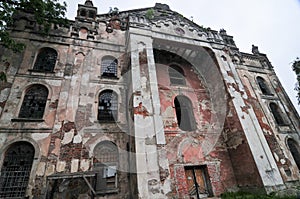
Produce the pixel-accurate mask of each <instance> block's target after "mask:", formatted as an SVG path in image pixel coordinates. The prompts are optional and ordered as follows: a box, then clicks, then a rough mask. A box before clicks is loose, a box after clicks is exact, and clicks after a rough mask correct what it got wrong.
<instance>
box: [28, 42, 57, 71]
mask: <svg viewBox="0 0 300 199" xmlns="http://www.w3.org/2000/svg"><path fill="white" fill-rule="evenodd" d="M56 59H57V52H56V50H54V49H53V48H42V49H41V50H40V52H39V54H38V55H37V58H36V61H35V63H34V66H33V70H35V71H42V72H53V70H54V67H55V64H56Z"/></svg>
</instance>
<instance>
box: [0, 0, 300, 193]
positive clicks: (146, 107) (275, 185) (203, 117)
mask: <svg viewBox="0 0 300 199" xmlns="http://www.w3.org/2000/svg"><path fill="white" fill-rule="evenodd" d="M87 2H89V1H87ZM84 8H86V6H82V5H80V6H79V9H84ZM89 9H92V10H94V11H97V10H95V7H93V6H92V7H89ZM148 11H149V10H148V9H138V10H132V11H125V12H120V13H114V14H116V15H114V14H113V13H110V14H103V15H97V17H96V18H86V17H83V16H77V17H76V19H75V21H72V22H71V25H70V27H68V28H67V27H58V28H57V29H52V30H51V34H50V35H49V36H47V37H42V36H41V35H40V34H38V33H36V32H35V31H36V30H37V29H38V28H39V27H37V26H34V25H32V24H31V23H29V22H32V20H31V19H32V16H30V14H28V13H26V14H24V16H23V18H22V19H21V20H19V21H18V22H16V24H15V28H16V30H17V31H12V32H11V34H12V36H13V37H14V38H16V39H17V40H20V41H22V42H24V43H25V44H26V49H25V50H24V51H23V52H22V53H11V52H10V51H9V50H8V49H5V48H3V47H0V72H1V73H4V74H5V75H6V80H2V81H1V82H0V155H1V160H0V166H2V163H3V157H4V154H5V152H6V150H7V148H8V147H9V146H10V145H11V144H13V143H14V142H18V141H26V142H29V143H31V144H32V145H33V146H34V149H35V154H34V161H33V165H32V170H31V175H30V179H29V185H28V188H27V190H26V194H27V196H28V197H29V198H42V197H46V195H47V197H52V198H68V197H71V196H70V193H71V192H72V194H73V193H75V194H77V197H78V198H91V188H90V187H88V184H87V183H86V182H85V181H84V178H82V176H81V177H76V179H74V180H70V179H69V177H70V176H80V175H83V174H85V175H91V176H92V177H91V178H92V179H95V176H94V175H95V170H94V165H95V159H94V157H95V154H94V149H95V147H96V146H97V144H99V143H100V142H102V141H110V142H113V143H114V144H115V145H116V146H117V148H118V152H119V162H118V166H119V167H118V171H117V184H118V190H117V191H115V192H114V193H112V194H107V195H105V196H104V195H98V196H96V197H95V198H111V199H112V198H116V199H117V198H118V199H119V198H124V199H125V198H151V199H152V198H190V196H189V192H188V186H189V185H188V182H187V174H186V169H187V168H191V167H195V168H205V172H206V173H205V175H207V176H206V177H207V179H208V180H207V183H208V184H210V185H209V187H208V189H209V191H211V193H212V195H214V196H219V195H220V194H221V193H223V192H227V191H236V190H243V189H245V190H250V191H266V192H271V191H276V190H280V189H283V188H289V187H293V186H295V185H297V183H295V182H297V181H298V180H299V169H298V167H297V164H296V161H295V159H294V157H293V155H292V154H291V152H290V149H289V146H288V145H287V140H288V139H293V140H294V141H295V142H296V143H297V144H298V145H299V143H300V142H299V132H300V124H299V115H298V114H297V112H296V110H295V109H294V107H293V106H292V104H291V102H290V100H289V99H288V96H287V95H286V93H285V91H284V90H283V88H282V86H281V84H280V82H279V80H278V78H277V77H276V74H275V73H274V71H273V69H272V66H271V64H270V62H269V60H268V59H267V57H266V55H265V54H262V53H259V51H258V49H257V48H253V54H246V53H241V52H239V50H238V48H237V47H236V46H235V44H234V41H233V37H232V36H230V35H227V33H226V31H225V30H221V31H220V32H218V31H214V30H210V29H208V28H207V29H206V28H203V27H201V26H198V25H197V24H194V23H192V22H190V21H189V20H188V19H186V18H184V17H183V16H181V15H180V14H178V13H176V12H173V11H171V10H170V9H169V7H168V6H167V5H164V4H156V6H155V7H153V18H152V17H150V18H149V17H148V18H147V17H146V16H147V15H146V14H147V12H148ZM78 13H80V12H79V10H78ZM111 17H115V18H114V20H112V18H111ZM116 17H117V18H116ZM115 19H120V21H118V20H115ZM122 23H125V25H126V27H125V29H124V27H123V29H122V27H121V25H122ZM30 24H31V25H32V26H30ZM108 24H110V25H114V26H115V27H114V28H113V31H112V32H109V31H107V28H108V27H107V25H108ZM123 25H124V24H123ZM43 47H50V48H53V49H55V50H56V51H57V53H58V56H57V60H56V64H55V68H54V71H53V72H52V73H46V72H37V71H34V70H32V69H33V66H34V63H35V60H36V58H37V54H38V51H39V50H40V49H41V48H43ZM104 56H112V57H115V58H116V59H117V60H118V66H117V71H118V72H117V77H116V78H105V77H101V60H102V58H103V57H104ZM170 64H177V65H178V66H180V67H182V69H183V73H184V79H185V85H172V84H171V83H170V78H169V73H168V68H169V65H170ZM258 76H260V77H262V78H264V79H265V80H266V84H267V86H268V87H269V88H270V90H271V92H272V95H264V94H262V92H261V90H260V88H259V86H258V85H257V81H256V78H257V77H258ZM33 84H41V85H44V86H45V87H46V88H47V89H48V91H49V95H48V98H47V102H46V106H45V112H44V115H43V118H42V119H41V120H30V119H28V120H26V119H25V120H24V119H20V118H18V115H19V111H20V107H21V105H22V102H23V99H24V95H25V93H26V89H28V88H29V87H30V86H31V85H33ZM106 89H109V90H112V91H113V92H114V93H116V95H117V96H118V101H117V105H118V114H117V118H115V119H116V121H115V122H100V121H98V119H97V113H98V103H99V102H98V97H99V94H100V93H101V92H102V91H104V90H106ZM178 95H184V96H186V97H188V99H190V101H191V105H192V109H191V110H190V111H191V112H192V113H193V115H194V118H195V128H193V130H191V131H183V130H182V129H180V128H179V127H178V121H177V118H176V110H175V104H174V99H175V97H176V96H178ZM271 102H272V103H275V104H277V105H278V107H279V108H280V110H281V112H282V117H283V119H284V121H285V124H284V125H278V124H276V121H275V119H274V116H273V115H272V113H271V112H270V108H269V104H270V103H271ZM298 145H297V146H298ZM298 147H299V146H298ZM128 152H129V153H128ZM299 153H300V150H299ZM298 166H299V165H298ZM61 178H63V179H66V180H65V181H64V180H59V179H61ZM67 178H68V179H67ZM88 178H89V177H88ZM47 179H48V180H47ZM94 181H95V180H94ZM94 181H93V180H91V182H93V183H94ZM56 184H59V185H56ZM73 185H74V186H73ZM56 186H58V187H59V188H56V189H55V187H56Z"/></svg>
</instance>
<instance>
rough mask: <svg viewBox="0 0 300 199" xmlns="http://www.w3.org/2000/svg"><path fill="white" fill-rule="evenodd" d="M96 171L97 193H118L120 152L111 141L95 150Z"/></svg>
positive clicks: (97, 146) (105, 142)
mask: <svg viewBox="0 0 300 199" xmlns="http://www.w3.org/2000/svg"><path fill="white" fill-rule="evenodd" d="M94 157H95V159H94V170H95V171H96V172H97V175H96V184H95V190H96V192H97V193H106V192H114V191H117V190H116V189H117V169H118V163H119V152H118V148H117V146H116V145H115V144H114V143H112V142H110V141H103V142H100V143H99V144H97V145H96V147H95V149H94Z"/></svg>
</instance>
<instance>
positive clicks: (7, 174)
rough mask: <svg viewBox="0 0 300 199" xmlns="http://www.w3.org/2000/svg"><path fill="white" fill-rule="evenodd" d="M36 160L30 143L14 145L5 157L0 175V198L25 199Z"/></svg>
mask: <svg viewBox="0 0 300 199" xmlns="http://www.w3.org/2000/svg"><path fill="white" fill-rule="evenodd" d="M33 159H34V147H33V146H32V145H31V144H30V143H28V142H16V143H14V144H12V145H11V146H10V147H9V148H8V149H7V151H6V152H5V155H4V160H3V164H2V168H1V174H0V198H25V194H26V189H27V186H28V181H29V177H30V172H31V167H32V163H33Z"/></svg>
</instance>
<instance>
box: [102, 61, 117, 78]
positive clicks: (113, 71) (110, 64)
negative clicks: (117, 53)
mask: <svg viewBox="0 0 300 199" xmlns="http://www.w3.org/2000/svg"><path fill="white" fill-rule="evenodd" d="M117 72H118V60H117V59H116V58H114V57H112V56H105V57H103V58H102V60H101V77H113V78H116V77H117Z"/></svg>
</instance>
